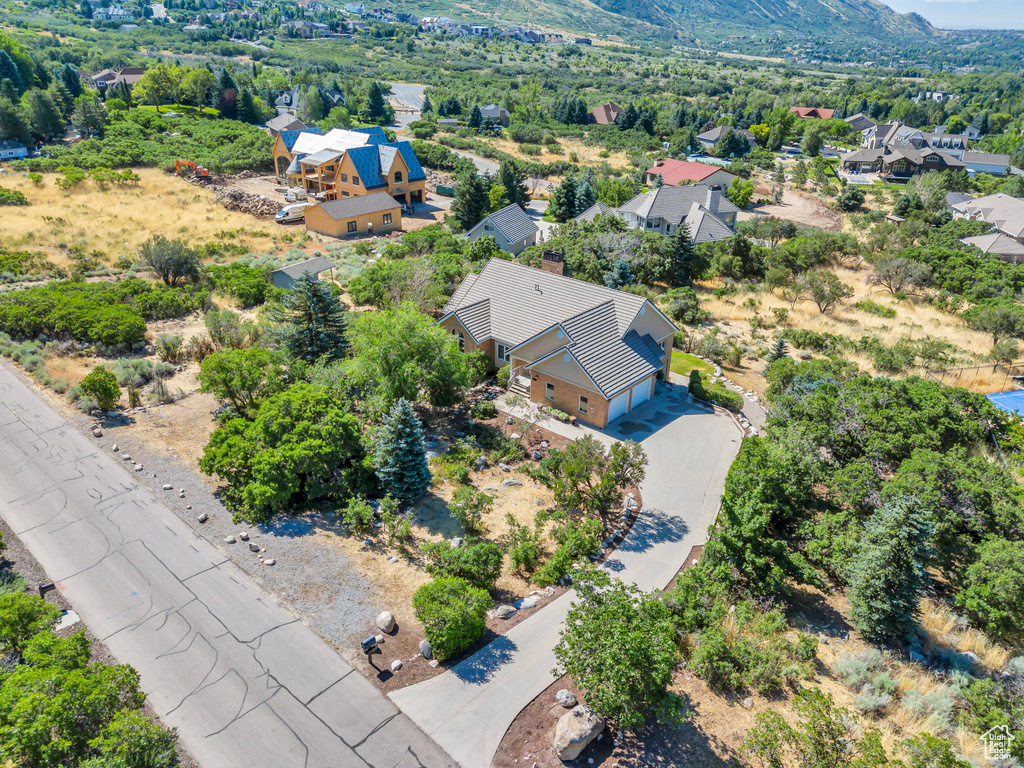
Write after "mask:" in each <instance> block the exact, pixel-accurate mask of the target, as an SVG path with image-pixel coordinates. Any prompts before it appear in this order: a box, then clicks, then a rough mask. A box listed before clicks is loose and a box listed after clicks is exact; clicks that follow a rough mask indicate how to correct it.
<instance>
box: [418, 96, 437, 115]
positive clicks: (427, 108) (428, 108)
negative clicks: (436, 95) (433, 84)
mask: <svg viewBox="0 0 1024 768" xmlns="http://www.w3.org/2000/svg"><path fill="white" fill-rule="evenodd" d="M433 111H434V102H432V101H431V100H430V96H429V95H428V94H423V109H422V110H421V111H420V113H421V114H424V115H425V114H426V113H427V112H433Z"/></svg>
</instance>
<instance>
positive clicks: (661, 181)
mask: <svg viewBox="0 0 1024 768" xmlns="http://www.w3.org/2000/svg"><path fill="white" fill-rule="evenodd" d="M664 186H665V177H664V176H662V175H661V174H660V173H659V174H658V175H657V176H655V177H654V188H655V189H661V188H662V187H664Z"/></svg>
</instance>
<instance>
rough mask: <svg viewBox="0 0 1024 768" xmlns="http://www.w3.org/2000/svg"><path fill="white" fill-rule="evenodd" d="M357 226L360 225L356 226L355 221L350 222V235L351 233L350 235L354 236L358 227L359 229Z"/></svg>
mask: <svg viewBox="0 0 1024 768" xmlns="http://www.w3.org/2000/svg"><path fill="white" fill-rule="evenodd" d="M357 226H358V225H357V224H356V222H354V221H350V222H349V223H348V233H349V234H350V235H351V234H352V233H353V232H355V231H356V227H357Z"/></svg>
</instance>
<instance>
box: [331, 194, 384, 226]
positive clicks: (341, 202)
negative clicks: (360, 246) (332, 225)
mask: <svg viewBox="0 0 1024 768" xmlns="http://www.w3.org/2000/svg"><path fill="white" fill-rule="evenodd" d="M398 207H400V205H399V202H398V201H397V200H395V198H393V197H392V196H391V195H389V194H388V193H387V192H373V193H372V194H369V195H356V196H355V197H341V198H338V199H337V200H328V201H327V202H326V203H320V208H321V209H322V210H323V212H324V213H326V214H327V215H328V216H330V217H331V218H332V219H334V220H335V221H340V220H341V219H350V218H352V217H353V216H363V215H365V214H367V213H380V212H381V211H390V210H392V209H394V208H398Z"/></svg>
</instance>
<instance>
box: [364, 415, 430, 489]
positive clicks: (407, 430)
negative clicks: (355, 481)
mask: <svg viewBox="0 0 1024 768" xmlns="http://www.w3.org/2000/svg"><path fill="white" fill-rule="evenodd" d="M374 463H375V465H376V467H377V478H378V479H379V480H380V484H381V487H382V488H383V489H384V491H385V492H386V493H389V494H391V495H392V496H394V497H395V498H396V499H398V500H399V501H404V502H411V501H415V500H416V499H418V498H419V497H420V496H422V495H423V494H424V493H426V490H427V488H429V487H430V482H431V479H432V478H431V475H430V468H429V467H428V466H427V447H426V445H425V444H424V440H423V425H422V424H421V423H420V420H419V419H418V418H416V413H415V411H413V409H412V404H411V403H410V402H409V401H408V400H396V401H395V404H394V405H392V406H391V410H390V411H389V412H388V415H387V416H385V417H384V422H383V424H381V426H380V429H379V430H377V434H376V440H375V450H374Z"/></svg>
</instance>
